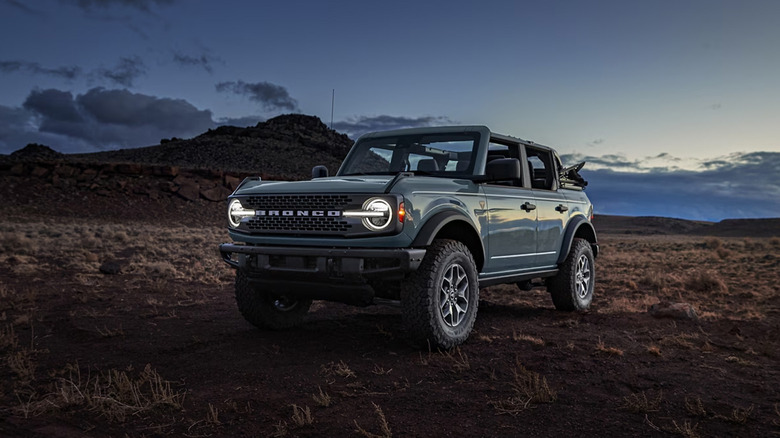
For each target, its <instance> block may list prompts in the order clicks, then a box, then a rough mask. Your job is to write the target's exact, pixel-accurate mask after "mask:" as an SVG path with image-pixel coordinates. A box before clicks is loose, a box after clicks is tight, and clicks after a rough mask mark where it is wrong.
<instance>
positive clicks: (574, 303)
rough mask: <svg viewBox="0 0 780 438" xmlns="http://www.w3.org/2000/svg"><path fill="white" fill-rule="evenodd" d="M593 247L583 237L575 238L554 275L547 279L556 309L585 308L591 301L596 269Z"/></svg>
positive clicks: (548, 288)
mask: <svg viewBox="0 0 780 438" xmlns="http://www.w3.org/2000/svg"><path fill="white" fill-rule="evenodd" d="M593 261H594V259H593V249H592V248H591V246H590V243H588V241H587V240H585V239H580V238H576V239H574V241H573V242H572V244H571V249H570V250H569V254H568V255H567V256H566V260H564V262H563V263H562V264H561V266H560V270H559V271H558V274H557V275H556V276H555V277H550V278H549V279H547V290H549V291H550V296H551V297H552V301H553V304H555V308H556V309H558V310H565V311H573V310H586V309H588V308H589V307H590V303H591V301H593V286H594V285H595V283H596V270H595V265H594V263H593Z"/></svg>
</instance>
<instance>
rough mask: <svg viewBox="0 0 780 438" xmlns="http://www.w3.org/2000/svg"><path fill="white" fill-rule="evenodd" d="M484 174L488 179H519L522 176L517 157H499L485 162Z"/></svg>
mask: <svg viewBox="0 0 780 438" xmlns="http://www.w3.org/2000/svg"><path fill="white" fill-rule="evenodd" d="M485 176H486V177H487V179H488V180H489V181H519V180H520V179H521V178H522V177H523V174H522V168H521V167H520V160H518V159H517V158H499V159H498V160H493V161H490V162H488V163H487V166H485Z"/></svg>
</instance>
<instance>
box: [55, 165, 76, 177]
mask: <svg viewBox="0 0 780 438" xmlns="http://www.w3.org/2000/svg"><path fill="white" fill-rule="evenodd" d="M54 173H56V174H57V175H59V176H61V177H63V178H70V177H71V176H73V174H75V173H76V168H75V167H71V166H57V167H56V168H55V169H54Z"/></svg>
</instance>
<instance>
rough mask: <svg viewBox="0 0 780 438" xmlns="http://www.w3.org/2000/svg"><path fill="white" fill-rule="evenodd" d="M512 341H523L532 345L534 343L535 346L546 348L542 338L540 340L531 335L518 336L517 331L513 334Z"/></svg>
mask: <svg viewBox="0 0 780 438" xmlns="http://www.w3.org/2000/svg"><path fill="white" fill-rule="evenodd" d="M512 340H513V341H517V342H520V341H522V342H530V343H532V344H534V345H538V346H540V347H544V340H543V339H542V338H539V337H536V336H531V335H526V334H524V333H520V334H518V333H517V332H515V331H513V332H512Z"/></svg>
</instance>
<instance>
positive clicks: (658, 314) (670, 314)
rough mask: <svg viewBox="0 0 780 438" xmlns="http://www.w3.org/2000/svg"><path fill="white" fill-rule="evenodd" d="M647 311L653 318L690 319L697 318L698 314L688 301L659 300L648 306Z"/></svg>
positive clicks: (694, 319)
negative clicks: (671, 301)
mask: <svg viewBox="0 0 780 438" xmlns="http://www.w3.org/2000/svg"><path fill="white" fill-rule="evenodd" d="M647 313H649V314H650V315H652V316H653V317H655V318H672V319H689V320H691V321H696V320H698V319H699V316H698V315H697V314H696V309H694V307H693V306H692V305H690V304H688V303H670V302H668V301H661V302H660V303H658V304H653V305H652V306H650V309H649V310H648V311H647Z"/></svg>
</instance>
